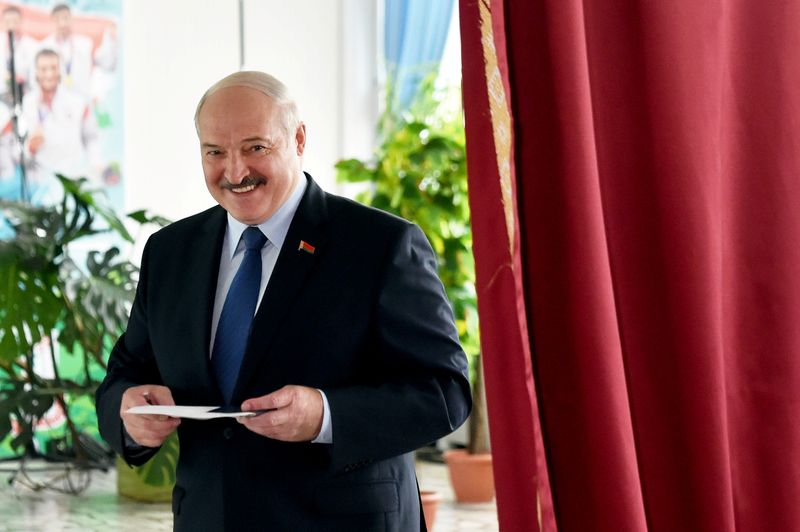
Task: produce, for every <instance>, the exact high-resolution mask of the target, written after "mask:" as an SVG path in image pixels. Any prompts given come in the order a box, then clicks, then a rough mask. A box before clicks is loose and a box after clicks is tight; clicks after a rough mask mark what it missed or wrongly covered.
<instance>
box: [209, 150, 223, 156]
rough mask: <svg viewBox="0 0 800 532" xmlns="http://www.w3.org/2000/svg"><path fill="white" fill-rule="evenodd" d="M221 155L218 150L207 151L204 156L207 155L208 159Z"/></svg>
mask: <svg viewBox="0 0 800 532" xmlns="http://www.w3.org/2000/svg"><path fill="white" fill-rule="evenodd" d="M221 153H222V152H221V151H219V150H208V151H207V152H206V155H208V156H210V157H215V156H217V155H219V154H221Z"/></svg>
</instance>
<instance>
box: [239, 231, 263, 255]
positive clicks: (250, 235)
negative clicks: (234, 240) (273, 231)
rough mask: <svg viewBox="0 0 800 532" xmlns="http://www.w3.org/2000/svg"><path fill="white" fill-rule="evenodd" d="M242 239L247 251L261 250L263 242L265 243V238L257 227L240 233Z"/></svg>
mask: <svg viewBox="0 0 800 532" xmlns="http://www.w3.org/2000/svg"><path fill="white" fill-rule="evenodd" d="M242 238H244V246H245V248H246V249H247V251H252V250H254V249H261V248H262V247H264V242H266V241H267V237H266V236H264V233H262V232H261V229H259V228H258V227H248V228H247V229H245V230H244V233H242Z"/></svg>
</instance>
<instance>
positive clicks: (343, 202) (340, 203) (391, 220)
mask: <svg viewBox="0 0 800 532" xmlns="http://www.w3.org/2000/svg"><path fill="white" fill-rule="evenodd" d="M327 199H328V205H329V212H330V215H331V221H332V222H333V223H334V224H336V223H345V224H347V225H348V226H349V227H350V229H351V230H356V231H358V230H361V231H365V232H370V233H373V232H388V233H392V234H395V233H397V232H402V231H405V230H407V229H408V228H409V226H413V225H415V224H414V223H412V222H410V221H408V220H406V219H404V218H401V217H399V216H396V215H394V214H392V213H389V212H386V211H382V210H380V209H376V208H375V207H371V206H368V205H364V204H362V203H359V202H357V201H355V200H351V199H348V198H344V197H341V196H336V195H334V194H327Z"/></svg>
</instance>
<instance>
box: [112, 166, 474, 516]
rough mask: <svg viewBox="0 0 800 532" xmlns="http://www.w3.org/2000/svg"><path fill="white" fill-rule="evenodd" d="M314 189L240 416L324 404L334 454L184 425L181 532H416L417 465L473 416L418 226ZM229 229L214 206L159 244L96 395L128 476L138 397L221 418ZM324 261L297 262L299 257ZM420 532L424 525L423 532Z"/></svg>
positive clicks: (178, 494)
mask: <svg viewBox="0 0 800 532" xmlns="http://www.w3.org/2000/svg"><path fill="white" fill-rule="evenodd" d="M307 179H308V181H309V186H308V187H307V190H306V192H305V195H304V196H303V199H302V201H301V203H300V205H299V207H298V210H297V213H296V214H295V217H294V219H293V221H292V223H291V226H290V228H289V232H288V234H287V236H286V240H285V242H284V245H283V247H282V249H281V251H280V255H279V258H278V261H277V264H276V266H275V269H274V271H273V274H272V277H271V278H270V280H269V283H268V285H267V288H266V292H265V293H264V296H263V301H262V303H261V305H260V307H259V310H258V312H257V313H256V316H255V318H254V322H253V329H252V333H251V337H250V340H249V344H248V348H247V351H246V353H245V356H244V360H243V362H242V367H241V370H240V373H239V379H238V382H237V384H236V388H235V391H234V398H233V404H239V403H241V402H242V401H243V400H245V399H248V398H252V397H258V396H261V395H264V394H267V393H270V392H272V391H274V390H277V389H279V388H281V387H282V386H284V385H287V384H297V385H304V386H311V387H315V388H319V389H322V390H324V392H325V393H326V395H327V397H328V400H329V404H330V411H331V419H332V425H333V443H332V444H330V445H328V444H312V443H285V442H279V441H275V440H271V439H268V438H265V437H263V436H259V435H257V434H255V433H253V432H250V431H248V430H247V429H246V428H244V427H243V426H242V425H240V424H239V423H237V422H236V421H233V420H229V419H226V420H213V421H192V420H183V422H182V423H181V425H180V427H179V429H178V435H179V439H180V459H179V462H178V467H177V484H176V486H175V490H174V493H173V511H174V514H175V530H179V531H183V530H186V531H193V532H195V531H205V530H208V531H217V530H219V531H222V530H229V531H249V530H269V531H292V532H295V531H304V530H309V531H312V530H313V531H325V532H335V531H347V532H362V531H363V532H368V531H396V532H410V531H412V530H413V531H416V530H419V529H420V522H421V519H420V505H419V495H418V488H417V483H416V476H415V473H414V462H413V455H412V451H413V450H414V449H416V448H418V447H420V446H422V445H424V444H426V443H429V442H432V441H434V440H436V439H438V438H440V437H442V436H444V435H445V434H448V433H449V432H451V431H453V430H455V429H456V428H457V427H458V426H459V425H460V424H461V423H463V422H464V420H465V419H466V417H467V415H468V414H469V411H470V408H471V398H470V393H469V385H468V381H467V363H466V358H465V355H464V353H463V351H462V349H461V347H460V345H459V342H458V335H457V332H456V329H455V326H454V323H453V316H452V311H451V308H450V305H449V302H448V300H447V298H446V296H445V293H444V290H443V288H442V285H441V283H440V281H439V279H438V277H437V275H436V258H435V256H434V254H433V252H432V250H431V247H430V244H429V243H428V241H427V239H426V238H425V236H424V235H423V233H422V232H421V231H420V230H419V228H418V227H416V226H415V225H413V224H411V223H409V222H407V221H405V220H402V219H400V218H397V217H395V216H392V215H389V214H386V213H384V212H381V211H378V210H375V209H372V208H369V207H365V206H363V205H359V204H357V203H355V202H352V201H350V200H347V199H344V198H340V197H337V196H334V195H331V194H327V193H325V192H324V191H322V190H321V189H320V188H319V187H318V186H317V185H316V184H315V183H314V181H313V180H312V179H311V177H310V176H307ZM226 223H227V218H226V213H225V211H224V210H223V209H222V208H221V207H219V206H217V207H214V208H211V209H209V210H207V211H205V212H202V213H200V214H197V215H195V216H192V217H190V218H186V219H184V220H181V221H179V222H176V223H173V224H171V225H169V226H167V227H165V228H164V229H162V230H160V231H159V232H157V233H156V234H154V235H153V236H152V237H151V238H150V239H149V241H148V243H147V245H146V247H145V250H144V254H143V257H142V265H141V272H140V278H139V285H138V289H137V294H136V298H135V301H134V304H133V308H132V311H131V316H130V321H129V323H128V327H127V330H126V332H125V334H124V335H123V336H122V337H121V338H120V339H119V341H118V343H117V344H116V346H115V347H114V350H113V352H112V354H111V358H110V360H109V366H108V374H107V376H106V378H105V380H104V381H103V383H102V385H101V386H100V388H99V389H98V391H97V412H98V419H99V425H100V432H101V434H102V435H103V437H104V438H105V439H106V440H107V441H108V442H109V443H110V444H111V446H112V447H113V448H114V450H115V451H116V452H117V453H119V454H120V455H122V456H123V457H125V458H126V460H128V461H129V462H130V463H135V464H140V463H143V462H145V461H146V460H147V459H149V458H150V457H151V456H152V454H154V453H155V450H153V451H152V452H149V453H144V455H141V454H139V455H136V456H133V455H132V454H131V453H130V452H128V451H129V450H126V448H125V440H124V438H123V431H122V424H121V419H120V416H119V407H120V401H121V396H122V394H123V392H124V391H125V390H126V389H127V388H128V387H130V386H134V385H138V384H163V385H165V386H167V387H169V388H170V390H171V391H172V395H173V397H174V399H175V402H176V404H180V405H216V404H222V398H221V395H220V392H219V390H218V388H217V386H216V383H215V381H214V376H213V372H212V370H211V368H210V363H209V343H210V337H209V335H210V329H211V315H212V308H213V304H214V295H215V289H216V282H217V274H218V270H219V262H220V254H221V250H222V242H223V237H224V234H225V228H226ZM301 240H302V241H305V242H307V243H308V244H311V245H312V246H314V248H315V249H314V253H313V254H312V253H308V252H307V251H304V250H300V249H298V248H299V244H300V241H301ZM422 526H423V527H424V525H422Z"/></svg>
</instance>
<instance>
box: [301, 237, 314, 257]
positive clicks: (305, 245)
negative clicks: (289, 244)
mask: <svg viewBox="0 0 800 532" xmlns="http://www.w3.org/2000/svg"><path fill="white" fill-rule="evenodd" d="M314 249H316V248H314V246H312V245H311V244H309V243H308V242H306V241H305V240H301V241H300V246H299V247H298V248H297V251H305V252H306V253H308V254H309V255H313V254H314Z"/></svg>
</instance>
